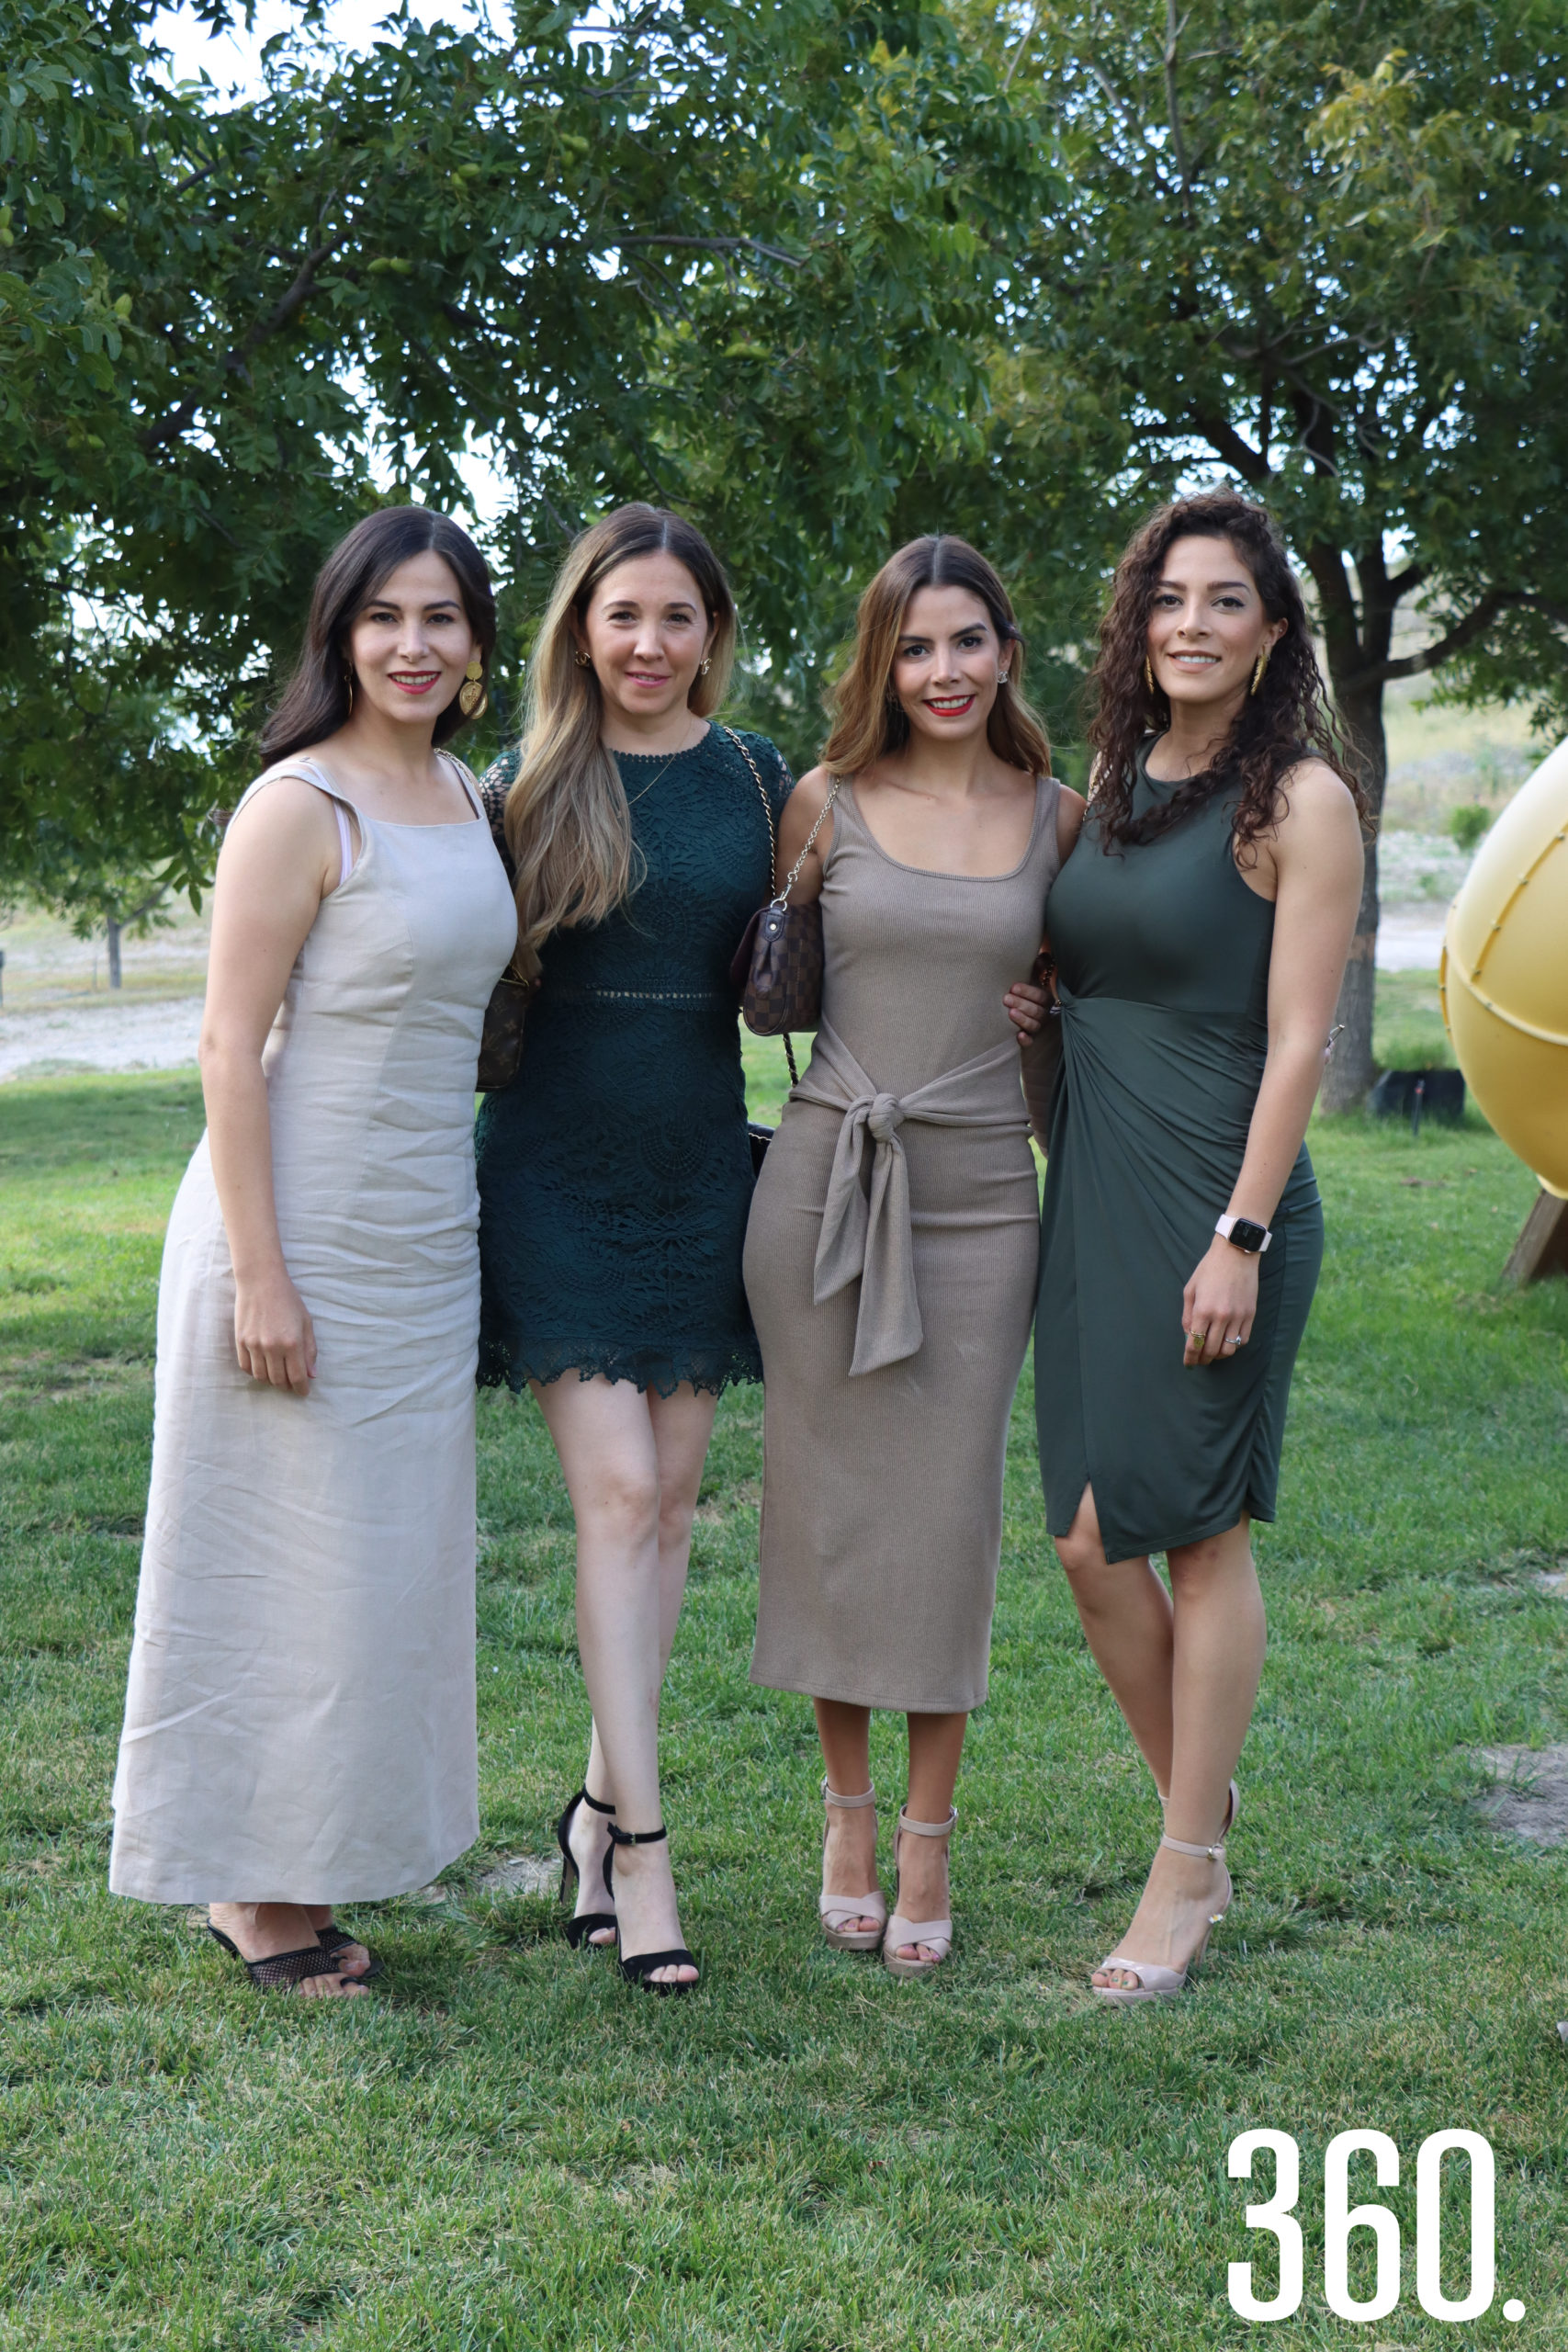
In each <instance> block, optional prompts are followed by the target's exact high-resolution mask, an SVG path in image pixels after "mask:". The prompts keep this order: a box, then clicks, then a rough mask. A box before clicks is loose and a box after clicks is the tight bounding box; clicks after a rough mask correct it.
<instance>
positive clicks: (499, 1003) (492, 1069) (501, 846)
mask: <svg viewBox="0 0 1568 2352" xmlns="http://www.w3.org/2000/svg"><path fill="white" fill-rule="evenodd" d="M498 764H499V763H498ZM510 789H511V786H510V784H509V783H508V784H502V783H500V782H499V781H497V780H496V777H495V769H494V768H491V770H490V771H489V772H488V773H487V775H485V778H484V781H483V782H482V783H481V784H480V785H479V802H480V806H481V807H482V808H483V809H484V812H485V815H486V817H487V818H488V819H489V820H490V834H491V841H493V842H494V843H495V846H496V848H497V850H498V851H499V853H500V855H501V862H502V865H504V866H505V868H506V878H507V880H508V881H509V882H510V881H511V880H512V879H513V872H512V859H511V856H510V855H509V854H508V852H507V847H506V827H505V823H504V819H505V816H506V796H507V793H508V792H509V791H510ZM538 985H539V984H538V982H537V980H525V979H520V978H519V977H518V975H517V972H516V969H515V967H514V965H513V964H509V965H508V966H507V967H506V969H505V971H504V972H502V976H501V978H500V979H499V980H497V982H496V984H495V986H494V988H493V989H491V998H490V1002H489V1003H488V1004H487V1005H486V1007H485V1025H484V1035H483V1036H482V1037H481V1038H480V1040H479V1069H477V1070H476V1072H475V1073H474V1084H475V1086H476V1087H477V1088H478V1090H479V1092H480V1093H481V1094H495V1093H498V1092H499V1091H500V1090H501V1089H502V1087H503V1086H510V1085H511V1083H512V1081H513V1079H514V1078H515V1077H516V1075H517V1071H518V1067H519V1065H520V1064H521V1062H522V1059H523V1016H524V1014H525V1012H527V1010H528V1000H529V998H530V997H531V996H532V995H534V993H535V991H536V989H537V988H538Z"/></svg>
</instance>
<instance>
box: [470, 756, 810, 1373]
mask: <svg viewBox="0 0 1568 2352" xmlns="http://www.w3.org/2000/svg"><path fill="white" fill-rule="evenodd" d="M745 741H746V743H747V746H748V748H749V749H750V753H751V756H752V758H753V759H754V760H755V762H756V763H757V767H758V769H759V771H760V773H761V778H762V781H763V784H764V786H766V788H767V791H768V795H769V798H770V801H771V803H772V806H773V818H774V822H775V824H776V822H777V820H778V816H779V812H780V810H781V809H782V808H783V806H784V799H785V797H786V796H787V795H788V792H789V790H790V785H791V777H790V774H789V771H788V769H787V768H786V766H785V765H784V761H783V759H782V758H781V757H780V755H779V753H778V752H776V751H775V750H774V749H773V745H772V744H771V743H770V742H768V741H767V740H766V739H765V738H764V737H762V736H761V735H748V736H747V737H746V738H745ZM618 756H619V759H620V767H621V774H622V776H623V779H624V781H625V784H626V797H627V799H628V801H629V803H630V806H631V820H632V834H633V838H634V841H635V842H636V845H637V850H638V852H639V853H640V857H641V863H642V866H643V868H644V869H645V873H644V878H643V880H642V881H641V882H640V884H639V885H638V887H637V889H636V890H635V891H634V892H633V894H632V896H631V897H630V898H629V899H627V900H626V903H625V904H624V905H623V906H621V907H620V908H618V909H617V910H616V911H615V914H613V915H612V916H611V917H610V918H609V919H608V921H607V922H603V923H599V924H596V925H592V926H579V927H574V928H571V929H568V930H564V931H558V932H557V933H555V935H554V936H553V938H551V939H550V940H549V941H548V942H547V944H546V947H545V950H544V955H543V958H542V962H543V976H542V983H541V986H540V989H539V992H538V994H537V996H536V998H535V999H534V1000H533V1001H532V1003H531V1004H530V1005H529V1008H528V1018H527V1024H526V1029H525V1042H524V1047H523V1059H522V1063H521V1066H520V1068H519V1069H518V1073H517V1076H516V1078H515V1079H514V1080H513V1082H512V1084H511V1085H510V1086H509V1087H507V1088H505V1089H504V1090H503V1091H501V1092H499V1093H494V1094H490V1095H487V1096H486V1097H485V1100H484V1103H483V1104H482V1106H481V1108H480V1111H479V1125H478V1129H477V1131H476V1135H475V1148H476V1158H477V1161H478V1170H479V1267H480V1280H481V1306H480V1319H479V1379H480V1381H481V1383H485V1384H488V1385H492V1386H493V1385H499V1384H500V1383H501V1382H502V1381H506V1382H509V1383H510V1385H512V1386H513V1388H521V1387H522V1386H523V1385H524V1383H525V1381H529V1380H537V1381H550V1380H557V1379H558V1378H559V1377H560V1375H561V1374H563V1373H566V1372H574V1373H576V1374H577V1375H578V1377H579V1378H580V1379H587V1378H588V1377H589V1376H590V1375H591V1374H594V1373H603V1374H605V1375H606V1377H607V1378H609V1379H611V1380H629V1381H633V1382H635V1383H636V1385H637V1387H638V1388H641V1389H647V1388H652V1389H655V1390H657V1391H658V1393H659V1395H660V1396H661V1397H668V1396H669V1395H670V1394H671V1391H672V1390H673V1389H674V1388H675V1387H677V1386H678V1385H679V1384H680V1383H681V1382H682V1381H690V1382H691V1383H692V1384H693V1385H694V1387H697V1388H702V1389H708V1390H711V1391H712V1392H713V1393H714V1394H715V1395H717V1394H718V1393H719V1392H720V1391H721V1390H722V1389H723V1388H724V1387H725V1386H726V1385H727V1384H728V1383H729V1382H730V1381H738V1380H761V1376H762V1367H761V1356H760V1355H759V1353H758V1349H757V1336H756V1333H755V1332H754V1331H753V1329H752V1328H751V1317H750V1311H749V1309H748V1307H747V1305H746V1293H745V1290H744V1288H743V1286H742V1283H741V1279H740V1257H741V1250H742V1247H743V1245H744V1243H745V1238H746V1219H747V1216H748V1215H749V1214H750V1206H751V1182H752V1179H751V1154H750V1143H749V1140H748V1137H747V1132H746V1092H745V1086H744V1082H743V1080H742V1077H741V1069H740V1038H739V1012H738V1008H737V1005H736V1001H735V993H734V990H733V989H731V987H730V985H729V963H730V958H731V957H732V956H733V955H734V953H735V950H736V947H737V946H738V944H739V940H740V935H741V933H742V932H743V931H744V930H745V928H746V924H747V922H748V921H749V920H750V916H751V915H752V913H753V912H754V911H755V910H756V909H757V908H758V907H759V906H761V904H762V902H763V900H764V899H767V898H769V897H770V896H771V895H772V891H773V872H772V863H771V859H770V854H769V842H768V824H767V818H766V816H765V815H764V813H763V809H762V800H761V794H760V793H759V791H758V789H757V784H756V780H755V778H754V777H753V776H752V775H751V772H750V769H749V768H748V766H747V764H746V763H745V761H744V760H743V759H742V757H741V755H740V753H739V752H738V751H737V750H736V748H735V746H734V744H733V743H731V742H730V741H728V737H726V736H725V735H724V734H723V733H722V732H721V730H720V729H718V728H716V727H710V728H709V729H708V732H707V733H706V735H705V736H704V738H703V740H702V741H701V742H700V743H698V744H696V745H695V746H694V749H693V750H691V751H689V752H682V753H680V754H679V755H678V757H676V758H675V759H673V760H671V761H670V762H668V763H666V761H665V758H664V756H663V754H661V753H660V754H658V755H656V756H652V757H643V756H641V755H636V756H634V755H631V754H627V753H621V754H619V755H618ZM515 771H516V754H515V753H513V754H511V755H510V757H509V758H508V759H507V760H502V761H499V762H497V763H496V765H495V767H493V768H492V769H491V772H490V775H488V776H487V777H486V779H485V781H486V783H487V784H488V783H490V782H491V781H492V780H495V781H502V782H508V783H509V782H510V781H511V777H512V775H513V774H514V773H515Z"/></svg>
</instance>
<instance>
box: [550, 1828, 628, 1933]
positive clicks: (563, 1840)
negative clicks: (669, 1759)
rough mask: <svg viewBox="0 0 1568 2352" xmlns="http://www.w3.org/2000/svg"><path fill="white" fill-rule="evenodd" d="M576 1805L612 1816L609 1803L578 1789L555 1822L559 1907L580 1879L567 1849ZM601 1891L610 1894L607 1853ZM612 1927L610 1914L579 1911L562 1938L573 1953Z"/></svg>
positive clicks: (612, 1913) (567, 1926)
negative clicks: (600, 1931) (558, 1852)
mask: <svg viewBox="0 0 1568 2352" xmlns="http://www.w3.org/2000/svg"><path fill="white" fill-rule="evenodd" d="M580 1804H585V1805H586V1806H587V1807H588V1810H589V1812H590V1813H604V1814H613V1813H614V1812H615V1806H614V1805H613V1804H600V1802H599V1800H598V1798H597V1797H591V1796H590V1795H589V1793H588V1791H587V1789H586V1788H581V1789H579V1791H578V1792H577V1794H576V1795H575V1796H574V1797H573V1798H572V1801H571V1803H570V1804H569V1805H568V1807H567V1809H566V1811H565V1812H564V1813H563V1814H562V1815H561V1817H560V1819H559V1820H558V1822H557V1824H556V1841H557V1843H558V1845H559V1847H560V1851H561V1865H560V1899H561V1901H562V1903H563V1904H564V1903H567V1902H570V1898H571V1894H572V1892H573V1890H574V1889H575V1888H576V1886H577V1885H578V1884H579V1883H580V1881H581V1877H582V1872H581V1870H580V1869H579V1867H578V1860H577V1856H576V1855H575V1854H574V1853H573V1852H572V1850H571V1825H572V1823H573V1821H574V1820H575V1819H576V1817H577V1808H578V1806H579V1805H580ZM610 1835H611V1837H612V1838H613V1837H614V1836H615V1824H614V1822H612V1823H611V1825H610ZM604 1892H605V1894H610V1856H609V1854H608V1853H607V1852H606V1854H605V1856H604ZM610 1899H611V1901H612V1902H613V1901H614V1900H615V1897H614V1896H613V1895H611V1897H610ZM615 1924H616V1922H615V1913H614V1912H613V1911H580V1912H578V1914H577V1915H576V1917H574V1918H570V1919H569V1920H568V1921H567V1923H566V1939H567V1941H568V1943H569V1944H570V1946H571V1948H572V1950H573V1951H576V1950H577V1949H578V1947H579V1945H580V1944H582V1943H584V1942H586V1941H587V1939H588V1938H589V1937H590V1936H593V1935H596V1934H597V1933H598V1932H599V1930H600V1928H614V1927H615ZM589 1949H590V1951H608V1950H609V1946H608V1944H591V1945H590V1946H589Z"/></svg>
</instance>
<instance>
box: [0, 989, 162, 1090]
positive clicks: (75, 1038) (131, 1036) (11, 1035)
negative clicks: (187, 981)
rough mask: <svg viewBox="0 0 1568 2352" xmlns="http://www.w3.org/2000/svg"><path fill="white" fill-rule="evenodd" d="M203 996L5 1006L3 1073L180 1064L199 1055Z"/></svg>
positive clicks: (0, 1037)
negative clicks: (31, 1007)
mask: <svg viewBox="0 0 1568 2352" xmlns="http://www.w3.org/2000/svg"><path fill="white" fill-rule="evenodd" d="M201 1006H202V1000H201V998H200V997H199V996H187V997H164V998H158V999H154V1000H152V1001H151V1002H149V1001H147V1000H146V999H144V998H143V999H141V1000H138V999H137V998H135V997H124V998H122V999H121V1000H120V1001H119V1002H118V1003H113V1002H111V1003H107V1004H106V1003H105V1002H104V1001H103V999H102V998H100V999H99V1000H98V1001H97V1002H96V1004H55V1005H48V1006H40V1007H39V1009H38V1010H37V1011H34V1012H0V1079H6V1078H17V1077H19V1076H23V1075H26V1076H27V1077H29V1078H42V1077H44V1076H46V1075H47V1074H48V1073H50V1072H51V1071H54V1070H60V1069H181V1068H183V1067H184V1066H185V1065H186V1064H187V1063H190V1062H194V1061H195V1059H196V1041H197V1036H198V1035H199V1034H200V1030H201Z"/></svg>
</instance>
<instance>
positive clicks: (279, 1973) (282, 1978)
mask: <svg viewBox="0 0 1568 2352" xmlns="http://www.w3.org/2000/svg"><path fill="white" fill-rule="evenodd" d="M207 1932H208V1934H209V1936H210V1937H211V1938H212V1939H213V1941H214V1943H220V1944H221V1945H222V1947H223V1949H224V1951H231V1952H232V1953H233V1955H234V1957H235V1959H236V1960H237V1961H239V1962H240V1963H241V1964H242V1966H243V1969H244V1972H245V1974H246V1975H247V1976H248V1977H249V1978H250V1980H251V1983H252V1984H253V1985H254V1986H255V1988H256V1991H257V1992H258V1993H284V1992H287V1991H288V1989H289V1987H290V1986H292V1985H302V1984H303V1983H304V1981H305V1979H306V1977H307V1976H342V1975H343V1973H344V1972H343V1970H342V1969H341V1968H338V1967H337V1966H335V1965H334V1963H333V1958H332V1955H331V1953H330V1952H325V1951H322V1950H321V1945H320V1944H319V1943H318V1944H306V1945H305V1947H304V1949H303V1950H302V1951H275V1952H274V1953H273V1954H272V1956H271V1958H270V1959H267V1960H246V1958H245V1955H244V1953H243V1951H241V1950H240V1947H239V1945H238V1944H237V1943H234V1942H233V1941H232V1940H231V1939H230V1938H229V1937H228V1936H226V1935H225V1934H224V1933H223V1930H222V1928H215V1927H214V1926H213V1925H212V1923H211V1921H210V1920H209V1922H208V1928H207ZM349 1940H350V1941H351V1942H352V1941H353V1938H352V1937H351V1938H350V1939H349ZM364 1981H365V1980H364V1978H363V1977H359V1976H350V1977H348V1978H347V1979H346V1982H347V1983H348V1984H350V1985H360V1984H363V1983H364Z"/></svg>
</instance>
